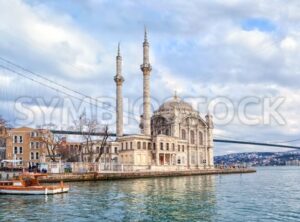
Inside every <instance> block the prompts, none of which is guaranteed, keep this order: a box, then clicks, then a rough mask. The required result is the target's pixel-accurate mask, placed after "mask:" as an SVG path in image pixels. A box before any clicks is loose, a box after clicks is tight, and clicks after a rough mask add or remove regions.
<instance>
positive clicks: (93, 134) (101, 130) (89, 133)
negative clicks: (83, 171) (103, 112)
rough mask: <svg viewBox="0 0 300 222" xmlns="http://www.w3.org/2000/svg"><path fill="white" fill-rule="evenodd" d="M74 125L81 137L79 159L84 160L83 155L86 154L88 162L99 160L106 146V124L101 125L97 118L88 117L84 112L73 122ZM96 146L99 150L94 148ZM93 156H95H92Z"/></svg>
mask: <svg viewBox="0 0 300 222" xmlns="http://www.w3.org/2000/svg"><path fill="white" fill-rule="evenodd" d="M75 125H76V126H77V127H76V128H77V129H78V130H80V132H81V133H82V138H83V143H82V146H81V150H80V156H81V158H80V159H81V161H84V158H83V155H87V156H88V158H87V159H88V162H94V161H95V162H99V161H100V158H101V156H102V154H103V153H104V149H105V147H106V146H107V140H108V138H109V132H108V126H107V125H105V126H104V127H103V126H102V127H101V125H100V124H99V123H98V122H97V120H95V119H88V118H86V115H85V114H82V115H80V117H79V121H77V122H75ZM99 134H101V135H99ZM96 147H99V150H98V149H95V148H96ZM95 156H96V158H94V157H95Z"/></svg>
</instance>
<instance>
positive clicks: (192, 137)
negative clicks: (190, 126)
mask: <svg viewBox="0 0 300 222" xmlns="http://www.w3.org/2000/svg"><path fill="white" fill-rule="evenodd" d="M191 144H195V133H194V131H193V130H191Z"/></svg>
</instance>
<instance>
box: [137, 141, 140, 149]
mask: <svg viewBox="0 0 300 222" xmlns="http://www.w3.org/2000/svg"><path fill="white" fill-rule="evenodd" d="M137 148H138V149H141V142H140V141H139V142H137Z"/></svg>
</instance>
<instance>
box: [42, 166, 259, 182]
mask: <svg viewBox="0 0 300 222" xmlns="http://www.w3.org/2000/svg"><path fill="white" fill-rule="evenodd" d="M255 172H256V170H255V169H252V168H228V169H205V170H181V171H134V172H113V171H104V172H100V173H97V172H94V173H93V172H91V173H59V174H54V173H52V174H48V177H47V178H46V177H45V178H41V179H40V181H41V182H44V183H52V182H59V181H64V182H80V181H101V180H123V179H135V178H151V177H178V176H193V175H214V174H216V175H217V174H241V173H255Z"/></svg>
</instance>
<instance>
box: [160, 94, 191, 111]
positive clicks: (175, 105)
mask: <svg viewBox="0 0 300 222" xmlns="http://www.w3.org/2000/svg"><path fill="white" fill-rule="evenodd" d="M174 109H179V110H187V111H193V107H192V106H191V105H190V104H189V103H187V102H184V101H183V100H181V99H180V98H178V97H177V96H176V95H175V96H174V98H173V99H172V100H170V101H167V102H165V103H163V104H162V105H161V106H160V107H159V109H158V111H168V110H174Z"/></svg>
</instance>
